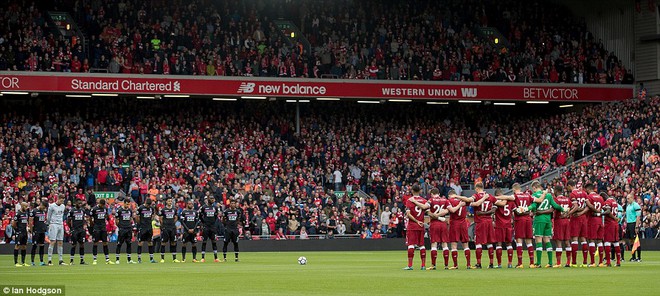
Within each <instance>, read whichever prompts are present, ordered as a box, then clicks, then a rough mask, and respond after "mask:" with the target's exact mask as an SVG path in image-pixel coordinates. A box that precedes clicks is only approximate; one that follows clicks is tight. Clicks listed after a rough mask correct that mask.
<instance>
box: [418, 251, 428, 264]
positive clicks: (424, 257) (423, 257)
mask: <svg viewBox="0 0 660 296" xmlns="http://www.w3.org/2000/svg"><path fill="white" fill-rule="evenodd" d="M419 257H420V258H421V259H422V267H425V266H426V247H421V248H419Z"/></svg>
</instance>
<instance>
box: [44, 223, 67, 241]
mask: <svg viewBox="0 0 660 296" xmlns="http://www.w3.org/2000/svg"><path fill="white" fill-rule="evenodd" d="M48 239H49V240H50V241H56V240H57V241H63V240H64V226H63V225H58V224H51V225H50V226H49V227H48Z"/></svg>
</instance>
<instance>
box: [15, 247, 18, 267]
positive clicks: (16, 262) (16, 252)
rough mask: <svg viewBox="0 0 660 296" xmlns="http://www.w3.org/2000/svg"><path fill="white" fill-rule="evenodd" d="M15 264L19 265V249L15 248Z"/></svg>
mask: <svg viewBox="0 0 660 296" xmlns="http://www.w3.org/2000/svg"><path fill="white" fill-rule="evenodd" d="M14 264H18V249H16V248H14Z"/></svg>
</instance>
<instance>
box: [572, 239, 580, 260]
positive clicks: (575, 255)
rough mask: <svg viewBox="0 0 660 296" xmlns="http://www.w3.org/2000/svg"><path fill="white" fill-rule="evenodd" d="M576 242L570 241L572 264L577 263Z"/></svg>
mask: <svg viewBox="0 0 660 296" xmlns="http://www.w3.org/2000/svg"><path fill="white" fill-rule="evenodd" d="M578 246H579V245H578V242H577V241H573V242H571V259H572V261H573V264H577V250H578Z"/></svg>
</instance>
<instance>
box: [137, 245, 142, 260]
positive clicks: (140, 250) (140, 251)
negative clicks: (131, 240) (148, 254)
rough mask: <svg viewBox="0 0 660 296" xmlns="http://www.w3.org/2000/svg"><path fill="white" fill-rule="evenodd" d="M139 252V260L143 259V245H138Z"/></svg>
mask: <svg viewBox="0 0 660 296" xmlns="http://www.w3.org/2000/svg"><path fill="white" fill-rule="evenodd" d="M137 253H138V260H142V245H138V248H137Z"/></svg>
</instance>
